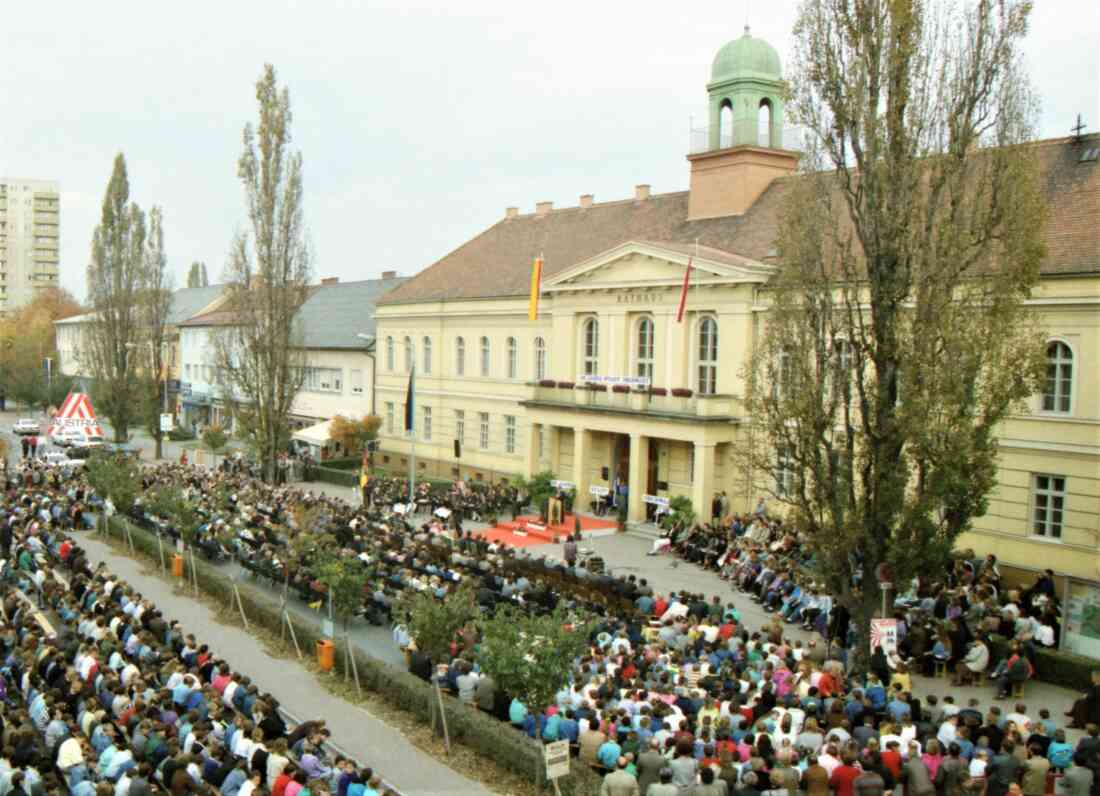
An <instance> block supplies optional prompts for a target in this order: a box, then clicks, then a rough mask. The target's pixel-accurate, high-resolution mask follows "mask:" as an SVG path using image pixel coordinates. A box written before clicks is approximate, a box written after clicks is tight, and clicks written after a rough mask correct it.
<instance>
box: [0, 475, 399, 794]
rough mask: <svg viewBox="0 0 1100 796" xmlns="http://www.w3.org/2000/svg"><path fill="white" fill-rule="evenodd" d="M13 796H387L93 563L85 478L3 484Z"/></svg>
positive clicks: (8, 769) (5, 735)
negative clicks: (84, 534)
mask: <svg viewBox="0 0 1100 796" xmlns="http://www.w3.org/2000/svg"><path fill="white" fill-rule="evenodd" d="M5 481H6V483H5V487H6V488H5V491H4V495H3V498H2V499H0V531H2V532H0V543H2V545H3V547H4V561H3V569H2V573H0V579H2V592H0V593H2V610H3V624H2V625H0V655H2V658H3V664H2V666H0V793H2V794H4V796H31V795H32V794H34V795H37V794H47V793H48V794H54V793H63V792H66V791H67V792H68V793H70V794H73V796H90V795H93V794H94V796H108V795H111V796H144V795H145V794H152V793H171V794H187V793H197V794H221V795H222V796H249V795H250V794H255V795H257V796H259V795H260V794H272V796H326V795H327V794H339V796H385V795H386V794H389V793H391V791H390V789H389V788H388V786H386V785H385V784H384V783H383V780H382V778H381V776H380V775H379V774H378V773H377V772H375V771H374V770H372V769H371V768H370V767H363V766H360V765H359V764H358V763H356V762H355V761H352V760H348V759H346V758H345V757H343V756H340V755H333V754H331V753H330V752H329V751H327V748H328V737H329V731H328V729H327V728H326V727H325V722H324V721H323V720H315V721H305V722H302V723H300V724H297V725H296V726H288V724H287V721H286V718H285V717H284V715H283V713H282V712H281V711H280V707H279V701H278V699H277V698H276V697H275V696H274V695H272V694H270V693H266V692H264V691H261V690H260V689H259V687H258V686H257V684H255V683H253V682H252V681H251V680H250V678H249V677H248V675H247V674H246V673H244V672H241V671H239V670H238V669H236V668H235V667H234V666H233V665H232V662H230V661H228V660H226V659H225V658H223V657H222V656H220V655H219V654H218V652H217V651H216V650H213V649H211V648H210V647H208V646H207V645H205V644H203V643H202V641H201V639H197V638H196V637H195V636H193V635H191V634H189V633H187V632H186V631H185V630H184V629H183V628H182V627H181V626H180V625H179V623H178V622H176V621H173V620H172V619H170V618H169V617H166V616H164V615H163V614H162V613H161V611H160V610H159V609H158V608H157V606H156V605H154V604H153V603H152V602H151V601H150V600H149V599H147V598H145V597H143V595H142V594H140V593H139V592H138V591H137V590H136V589H135V588H134V587H132V586H131V585H129V584H127V583H126V582H125V581H123V580H121V579H119V578H118V577H116V576H115V575H113V574H112V573H111V572H110V571H109V569H108V568H107V567H106V566H105V565H103V564H100V565H98V566H93V565H92V564H91V562H90V561H89V560H88V559H87V557H86V555H85V554H84V552H83V550H82V548H81V546H80V541H79V532H80V531H81V530H83V529H85V528H86V527H87V522H86V515H85V514H84V513H83V509H84V508H85V507H88V506H91V507H98V506H99V505H100V504H101V502H102V501H101V499H100V496H97V495H96V494H95V493H94V490H93V489H91V488H90V487H89V486H88V485H87V484H86V483H85V481H84V477H83V475H81V474H80V473H75V472H70V471H67V470H66V471H63V470H60V469H57V468H47V467H45V466H43V465H42V464H41V463H39V462H35V461H32V460H29V459H28V460H27V461H25V462H23V463H20V464H18V465H15V466H12V467H9V468H7V469H6V472H5Z"/></svg>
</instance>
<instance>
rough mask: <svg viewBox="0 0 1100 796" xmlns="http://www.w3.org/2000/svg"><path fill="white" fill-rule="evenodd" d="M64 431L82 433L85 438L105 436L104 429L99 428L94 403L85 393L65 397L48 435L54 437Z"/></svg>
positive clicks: (70, 394)
mask: <svg viewBox="0 0 1100 796" xmlns="http://www.w3.org/2000/svg"><path fill="white" fill-rule="evenodd" d="M63 430H64V431H80V432H81V433H83V434H84V436H85V437H102V436H103V429H101V428H100V427H99V420H97V419H96V416H95V410H94V409H93V408H92V401H91V399H90V398H89V397H88V396H87V395H85V394H84V393H82V392H71V393H69V394H68V395H67V396H65V401H64V403H62V404H61V407H60V408H59V409H58V410H57V412H56V413H55V414H54V416H53V420H51V421H50V427H49V430H48V431H47V432H46V433H47V434H48V435H49V436H51V437H52V436H53V435H54V434H56V433H57V432H58V431H63Z"/></svg>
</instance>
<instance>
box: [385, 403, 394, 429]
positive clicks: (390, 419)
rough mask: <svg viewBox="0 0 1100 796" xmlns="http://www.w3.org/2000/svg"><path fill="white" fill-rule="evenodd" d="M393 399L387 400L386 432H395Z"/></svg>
mask: <svg viewBox="0 0 1100 796" xmlns="http://www.w3.org/2000/svg"><path fill="white" fill-rule="evenodd" d="M393 413H394V407H393V401H386V433H387V434H392V433H393Z"/></svg>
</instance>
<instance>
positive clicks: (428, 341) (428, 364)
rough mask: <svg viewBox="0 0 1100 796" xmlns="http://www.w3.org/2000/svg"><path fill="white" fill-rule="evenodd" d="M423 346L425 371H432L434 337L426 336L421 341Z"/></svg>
mask: <svg viewBox="0 0 1100 796" xmlns="http://www.w3.org/2000/svg"><path fill="white" fill-rule="evenodd" d="M420 345H421V347H422V348H423V349H424V367H423V370H424V372H425V373H431V372H432V338H430V337H425V338H424V340H423V341H422V342H421V344H420Z"/></svg>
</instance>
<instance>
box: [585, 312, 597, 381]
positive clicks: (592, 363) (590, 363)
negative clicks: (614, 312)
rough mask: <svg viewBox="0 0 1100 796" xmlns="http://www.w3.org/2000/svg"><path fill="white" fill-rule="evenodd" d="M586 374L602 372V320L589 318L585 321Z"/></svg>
mask: <svg viewBox="0 0 1100 796" xmlns="http://www.w3.org/2000/svg"><path fill="white" fill-rule="evenodd" d="M583 329H584V356H583V359H584V375H585V376H595V375H596V374H597V373H599V372H600V322H599V321H598V320H596V319H595V318H589V319H588V320H586V321H585V322H584V327H583Z"/></svg>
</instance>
